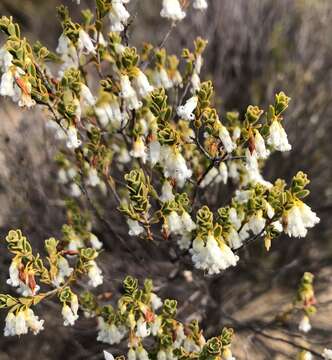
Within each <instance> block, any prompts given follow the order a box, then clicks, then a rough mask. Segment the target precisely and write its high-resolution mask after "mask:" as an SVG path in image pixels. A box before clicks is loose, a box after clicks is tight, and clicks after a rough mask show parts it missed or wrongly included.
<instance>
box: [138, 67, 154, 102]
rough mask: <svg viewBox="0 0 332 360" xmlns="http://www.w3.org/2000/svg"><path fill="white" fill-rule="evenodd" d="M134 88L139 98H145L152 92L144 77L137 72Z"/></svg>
mask: <svg viewBox="0 0 332 360" xmlns="http://www.w3.org/2000/svg"><path fill="white" fill-rule="evenodd" d="M134 83H135V87H136V89H137V92H138V94H139V96H140V97H143V98H144V97H146V96H147V95H149V94H150V92H151V91H153V86H152V85H150V83H149V80H148V78H147V77H146V75H145V74H144V73H143V72H142V71H141V70H139V72H138V75H137V76H136V77H135V79H134Z"/></svg>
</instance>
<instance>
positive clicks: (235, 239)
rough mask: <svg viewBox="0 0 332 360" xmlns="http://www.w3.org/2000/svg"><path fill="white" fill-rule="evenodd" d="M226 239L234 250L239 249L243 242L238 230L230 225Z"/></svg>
mask: <svg viewBox="0 0 332 360" xmlns="http://www.w3.org/2000/svg"><path fill="white" fill-rule="evenodd" d="M226 240H227V242H228V244H229V246H230V247H231V248H232V249H235V250H236V249H239V248H240V247H241V246H242V244H243V242H242V240H241V238H240V236H239V234H238V232H237V231H236V230H235V229H234V228H233V227H231V228H230V230H229V232H228V233H227V235H226Z"/></svg>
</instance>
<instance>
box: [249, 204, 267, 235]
mask: <svg viewBox="0 0 332 360" xmlns="http://www.w3.org/2000/svg"><path fill="white" fill-rule="evenodd" d="M265 224H266V220H265V219H264V218H263V215H262V211H261V210H260V211H258V212H257V213H256V214H255V215H254V216H251V217H250V218H249V221H248V226H249V229H250V230H251V231H252V232H253V233H254V235H258V234H260V233H261V232H262V231H263V230H264V228H265Z"/></svg>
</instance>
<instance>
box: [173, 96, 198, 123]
mask: <svg viewBox="0 0 332 360" xmlns="http://www.w3.org/2000/svg"><path fill="white" fill-rule="evenodd" d="M197 104H198V97H197V96H193V97H191V98H190V99H188V100H187V102H186V103H185V105H181V106H179V107H178V108H177V114H178V116H179V117H180V118H181V119H185V120H188V121H189V120H195V115H194V113H193V112H194V110H195V109H196V107H197Z"/></svg>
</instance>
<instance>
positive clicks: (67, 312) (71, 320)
mask: <svg viewBox="0 0 332 360" xmlns="http://www.w3.org/2000/svg"><path fill="white" fill-rule="evenodd" d="M61 313H62V316H63V319H64V322H63V325H64V326H68V325H74V324H75V321H76V320H77V318H78V316H76V315H75V314H73V312H72V310H71V308H70V307H69V306H68V305H67V304H64V305H63V307H62V312H61Z"/></svg>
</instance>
